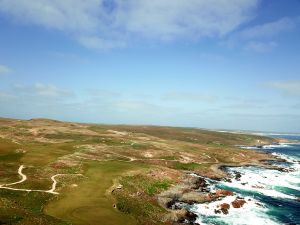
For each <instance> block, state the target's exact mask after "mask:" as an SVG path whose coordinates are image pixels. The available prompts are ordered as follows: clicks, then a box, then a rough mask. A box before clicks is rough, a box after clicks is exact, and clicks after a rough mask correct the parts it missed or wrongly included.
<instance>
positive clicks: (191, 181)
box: [185, 176, 208, 191]
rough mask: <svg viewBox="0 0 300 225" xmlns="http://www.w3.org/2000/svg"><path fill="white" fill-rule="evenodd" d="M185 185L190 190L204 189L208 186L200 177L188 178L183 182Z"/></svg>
mask: <svg viewBox="0 0 300 225" xmlns="http://www.w3.org/2000/svg"><path fill="white" fill-rule="evenodd" d="M185 184H186V185H187V186H188V187H189V188H190V189H200V190H201V191H202V189H205V188H206V187H207V186H208V185H207V183H206V181H205V179H204V178H202V177H194V176H193V177H189V178H187V179H186V180H185Z"/></svg>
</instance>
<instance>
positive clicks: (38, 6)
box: [0, 0, 259, 49]
mask: <svg viewBox="0 0 300 225" xmlns="http://www.w3.org/2000/svg"><path fill="white" fill-rule="evenodd" d="M258 2H259V0H231V1H228V0H210V1H207V0H151V1H141V0H126V1H125V0H85V1H82V0H63V1H62V0H39V1H36V0H0V11H2V12H3V13H6V14H7V15H9V16H11V17H12V18H14V19H15V20H16V21H17V22H21V23H28V24H35V25H40V26H43V27H46V28H51V29H57V30H61V31H64V32H67V33H69V34H70V35H71V36H72V37H73V38H74V39H76V40H77V41H79V42H80V43H81V44H82V45H84V46H85V47H88V48H97V49H103V48H108V49H110V48H114V47H124V46H126V45H127V42H130V41H134V39H140V38H150V39H154V40H159V41H160V40H177V39H181V38H187V39H196V40H197V39H199V38H201V37H220V36H223V35H226V34H228V33H230V32H231V31H233V30H235V29H236V28H237V27H239V25H241V24H242V23H244V22H246V21H248V20H249V19H251V18H252V17H253V10H254V9H255V8H256V6H257V3H258Z"/></svg>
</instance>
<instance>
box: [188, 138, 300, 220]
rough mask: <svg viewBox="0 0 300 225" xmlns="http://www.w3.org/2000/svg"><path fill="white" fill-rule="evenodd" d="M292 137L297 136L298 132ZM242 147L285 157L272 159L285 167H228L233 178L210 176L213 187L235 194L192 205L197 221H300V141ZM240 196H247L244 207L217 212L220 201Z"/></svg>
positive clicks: (227, 200) (231, 199)
mask: <svg viewBox="0 0 300 225" xmlns="http://www.w3.org/2000/svg"><path fill="white" fill-rule="evenodd" d="M285 138H287V136H285ZM292 138H293V139H296V138H295V136H293V137H292ZM298 140H300V137H298ZM241 147H242V148H247V149H255V150H259V151H264V152H268V153H270V154H273V155H274V156H276V157H277V158H278V159H283V160H284V162H272V163H273V165H277V166H280V167H281V168H284V170H273V169H264V168H258V167H254V166H247V167H229V168H226V172H227V173H228V174H229V177H230V179H226V180H221V181H211V180H209V183H210V189H211V190H214V189H226V190H230V191H233V192H234V193H235V195H234V196H227V197H225V198H223V199H220V200H218V201H215V202H210V203H204V204H194V205H192V206H191V208H190V210H191V211H192V212H194V213H195V214H197V216H198V217H197V220H196V222H197V223H199V224H210V225H253V224H256V225H278V224H289V225H294V224H300V201H299V200H300V145H299V144H289V143H284V144H279V145H276V144H274V145H267V146H262V147H259V148H257V147H245V146H241ZM237 174H238V176H237ZM237 198H241V199H244V200H245V202H246V203H245V204H244V206H243V207H241V208H233V207H231V208H230V209H229V211H228V214H223V213H217V214H216V213H215V209H216V208H217V207H218V206H219V205H221V204H222V203H227V204H229V205H230V204H231V202H233V201H234V200H235V199H237Z"/></svg>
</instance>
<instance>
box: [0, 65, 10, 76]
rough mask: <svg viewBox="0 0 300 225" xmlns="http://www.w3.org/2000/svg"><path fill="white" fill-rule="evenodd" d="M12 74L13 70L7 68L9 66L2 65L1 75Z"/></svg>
mask: <svg viewBox="0 0 300 225" xmlns="http://www.w3.org/2000/svg"><path fill="white" fill-rule="evenodd" d="M11 72H12V69H11V68H9V67H7V66H4V65H0V75H2V74H8V73H11Z"/></svg>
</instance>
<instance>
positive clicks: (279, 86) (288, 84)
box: [267, 80, 300, 97]
mask: <svg viewBox="0 0 300 225" xmlns="http://www.w3.org/2000/svg"><path fill="white" fill-rule="evenodd" d="M267 86H268V87H270V88H273V89H276V90H279V91H281V92H282V93H283V94H284V95H289V96H297V97H298V96H300V80H290V81H272V82H269V83H267Z"/></svg>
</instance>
